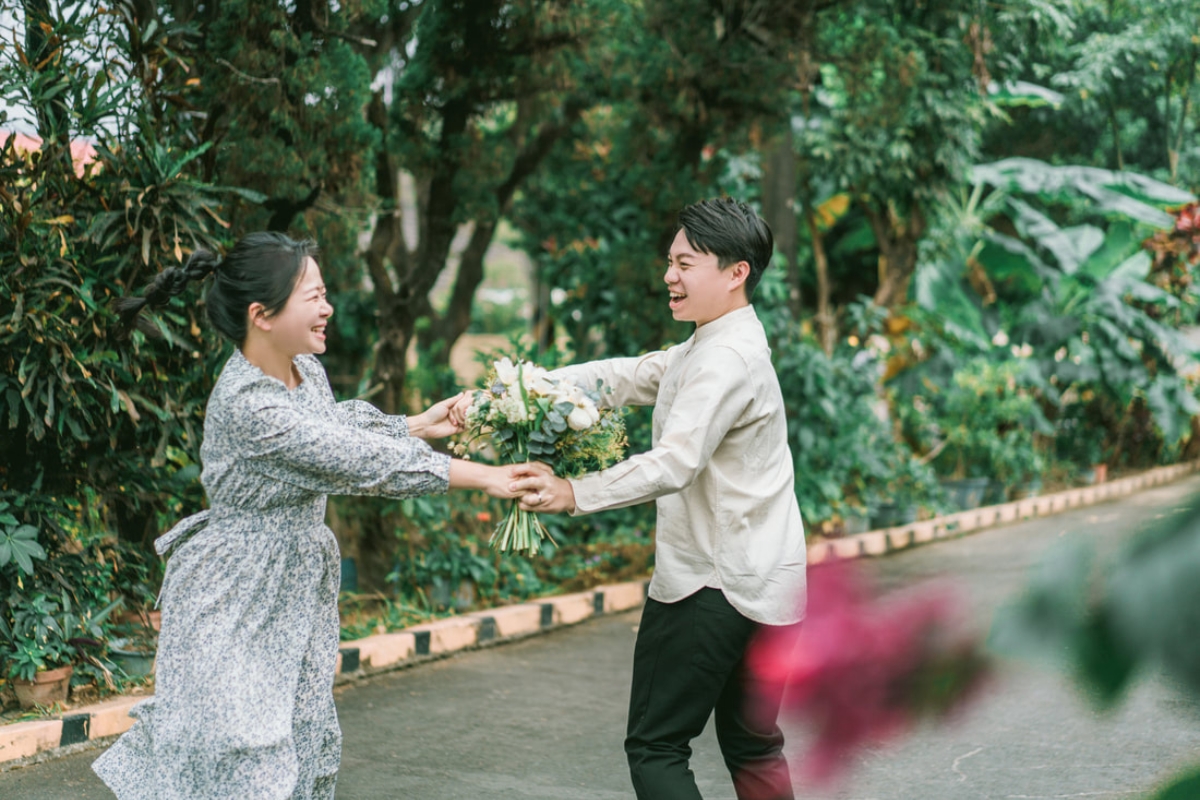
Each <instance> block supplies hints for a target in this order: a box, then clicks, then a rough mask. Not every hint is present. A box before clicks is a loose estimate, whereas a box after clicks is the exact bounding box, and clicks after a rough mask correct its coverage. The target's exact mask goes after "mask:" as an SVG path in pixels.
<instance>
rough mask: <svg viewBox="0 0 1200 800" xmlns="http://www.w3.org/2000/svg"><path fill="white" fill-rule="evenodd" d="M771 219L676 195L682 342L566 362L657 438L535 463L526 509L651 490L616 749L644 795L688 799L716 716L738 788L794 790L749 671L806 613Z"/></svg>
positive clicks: (523, 485)
mask: <svg viewBox="0 0 1200 800" xmlns="http://www.w3.org/2000/svg"><path fill="white" fill-rule="evenodd" d="M772 246H773V241H772V236H771V230H770V228H768V227H767V224H766V223H765V222H763V220H762V219H761V218H760V217H759V216H758V215H757V214H756V213H755V212H754V211H753V210H752V209H750V208H749V207H748V206H746V205H745V204H744V203H740V202H737V201H735V200H731V199H728V198H721V199H714V200H706V201H703V202H700V203H696V204H694V205H691V206H688V207H687V208H685V209H684V210H683V211H682V212H681V213H680V215H679V231H678V232H677V233H676V235H675V240H674V242H673V243H672V244H671V250H670V253H669V254H668V256H667V271H666V274H665V275H664V276H663V280H664V281H665V283H666V288H667V290H668V292H669V301H668V302H669V306H670V309H671V314H672V316H673V317H674V318H675V319H677V320H683V321H688V322H694V323H695V324H696V331H695V333H694V334H693V335H692V337H691V338H689V339H688V340H687V341H685V342H684V343H683V344H680V345H677V346H675V347H672V348H670V349H668V350H663V351H659V352H655V353H649V354H647V355H644V356H641V357H638V358H617V359H609V360H604V361H594V362H590V363H587V364H578V365H573V366H570V367H566V368H564V369H562V370H559V371H558V372H556V373H555V375H556V377H565V378H569V379H571V380H573V381H575V382H577V383H578V384H579V385H581V386H595V385H596V381H597V380H601V381H603V382H604V383H605V384H606V385H607V386H609V387H611V388H612V392H611V394H608V395H606V396H605V397H604V402H606V403H608V404H609V405H611V406H630V405H653V406H654V425H653V447H652V449H650V450H649V451H647V452H645V453H642V454H640V455H636V456H633V457H632V458H629V459H628V460H626V461H623V462H621V463H620V464H617V465H616V466H614V467H611V468H609V469H606V470H604V471H602V472H596V473H592V474H589V475H585V476H583V477H581V478H578V479H574V480H570V481H567V480H563V479H561V478H556V477H555V476H554V475H553V474H552V473H551V472H550V470H549V468H548V467H545V466H544V465H540V464H534V465H530V466H528V467H526V468H525V469H524V472H523V473H522V474H523V477H522V478H520V479H519V480H518V481H516V482H515V483H514V484H513V485H512V486H511V488H512V489H513V490H514V491H522V492H526V493H527V494H525V496H524V499H523V500H522V507H524V508H526V509H528V510H531V511H538V512H561V511H567V512H570V513H572V514H590V513H593V512H596V511H604V510H607V509H611V508H622V507H624V506H629V505H633V504H635V503H641V502H645V501H647V500H656V501H657V506H658V526H657V533H656V542H655V568H654V577H653V579H652V580H651V582H650V597H649V599H648V600H647V601H646V607H645V610H644V611H643V613H642V622H641V625H640V626H639V628H638V637H637V645H636V648H635V651H634V663H633V686H632V694H631V697H630V704H629V723H628V732H627V738H626V740H625V752H626V754H627V755H628V758H629V767H630V773H631V777H632V779H633V785H634V788H635V790H636V791H637V796H638V797H639V798H641V800H697V798H700V797H701V795H700V792H699V790H698V789H697V788H696V782H695V780H694V778H693V776H692V771H691V769H689V767H688V761H689V759H690V757H691V752H692V751H691V746H690V742H691V740H692V739H694V738H695V737H696V736H699V735H700V733H701V732H702V731H703V730H704V726H705V724H706V723H707V721H708V718H709V717H710V716H711V715H712V714H713V713H714V712H715V714H716V732H717V738H718V740H719V742H720V745H721V753H722V755H723V756H724V758H725V763H726V765H727V766H728V768H729V771H730V774H731V775H732V776H733V782H734V786H735V789H736V791H737V796H738V798H739V799H740V800H751V798H753V800H785V799H786V800H790V799H791V798H792V797H793V793H792V789H791V781H790V778H789V775H788V768H787V762H786V761H785V759H784V757H783V755H782V752H781V751H782V747H783V735H782V733H780V731H779V728H778V726H777V725H776V722H775V720H776V716H777V714H778V710H779V702H780V693H781V688H780V687H778V686H769V685H764V684H762V683H761V682H759V681H757V680H756V679H755V678H754V677H753V676H752V675H751V674H750V673H749V672H748V670H747V669H746V666H745V662H744V656H745V652H746V648H747V645H748V644H749V642H750V640H751V638H752V637H753V636H754V635H755V634H756V633H757V632H758V631H759V630H760V629H761V628H763V627H764V626H781V625H791V624H795V623H797V622H799V621H800V619H801V617H802V616H803V614H804V598H805V546H804V529H803V525H802V523H801V521H800V510H799V507H798V506H797V503H796V496H795V490H794V487H793V470H792V463H793V462H792V456H791V453H790V452H789V450H788V445H787V423H786V421H785V419H784V413H783V397H782V395H781V393H780V390H779V379H778V378H777V377H776V375H775V371H774V368H773V367H772V366H771V358H770V356H771V351H770V348H769V347H768V345H767V338H766V334H765V333H764V331H763V327H762V324H761V323H760V322H759V320H758V317H757V315H756V314H755V313H754V308H753V306H751V305H750V298H751V297H752V296H753V294H754V288H755V286H757V285H758V282H759V279H760V278H761V277H762V273H763V270H765V269H766V268H767V266H768V265H769V263H770V260H771V255H772Z"/></svg>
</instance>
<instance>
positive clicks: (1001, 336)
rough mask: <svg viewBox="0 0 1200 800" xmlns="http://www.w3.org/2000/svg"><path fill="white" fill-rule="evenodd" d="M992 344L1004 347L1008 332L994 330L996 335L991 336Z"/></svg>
mask: <svg viewBox="0 0 1200 800" xmlns="http://www.w3.org/2000/svg"><path fill="white" fill-rule="evenodd" d="M992 344H994V345H996V347H1006V346H1007V345H1008V334H1007V333H1005V332H1004V331H996V335H995V336H993V337H992Z"/></svg>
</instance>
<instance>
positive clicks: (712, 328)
mask: <svg viewBox="0 0 1200 800" xmlns="http://www.w3.org/2000/svg"><path fill="white" fill-rule="evenodd" d="M750 320H755V321H757V320H758V315H757V314H755V313H754V306H752V305H745V306H742V307H741V308H737V309H734V310H733V311H730V312H729V313H728V314H723V315H721V316H719V317H717V318H716V319H714V320H713V321H712V322H709V323H708V324H707V325H701V326H700V327H698V328H696V332H695V333H694V334H692V339H693V340H694V341H696V342H703V341H704V340H705V339H710V338H712V337H714V336H720V335H721V334H723V333H726V332H728V331H731V330H733V329H734V328H735V327H737V326H738V325H740V324H742V323H744V322H748V321H750Z"/></svg>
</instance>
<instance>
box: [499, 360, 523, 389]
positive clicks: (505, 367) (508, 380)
mask: <svg viewBox="0 0 1200 800" xmlns="http://www.w3.org/2000/svg"><path fill="white" fill-rule="evenodd" d="M517 374H518V373H517V368H516V366H515V365H513V363H512V361H511V360H510V359H509V358H508V357H507V356H506V357H504V358H502V359H500V360H499V361H497V362H496V377H497V378H498V379H499V380H500V382H501V383H503V384H504V385H505V386H512V385H513V384H514V383H516V382H517Z"/></svg>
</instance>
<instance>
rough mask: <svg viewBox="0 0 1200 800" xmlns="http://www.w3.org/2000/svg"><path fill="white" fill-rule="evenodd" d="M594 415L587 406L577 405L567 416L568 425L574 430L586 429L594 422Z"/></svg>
mask: <svg viewBox="0 0 1200 800" xmlns="http://www.w3.org/2000/svg"><path fill="white" fill-rule="evenodd" d="M594 422H595V421H594V420H593V419H592V415H591V414H589V413H588V410H587V409H586V408H581V407H579V406H575V410H574V411H572V412H571V413H570V415H568V416H567V427H569V428H570V429H571V430H573V431H585V430H587V429H588V428H590V427H592V425H593V424H594Z"/></svg>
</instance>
